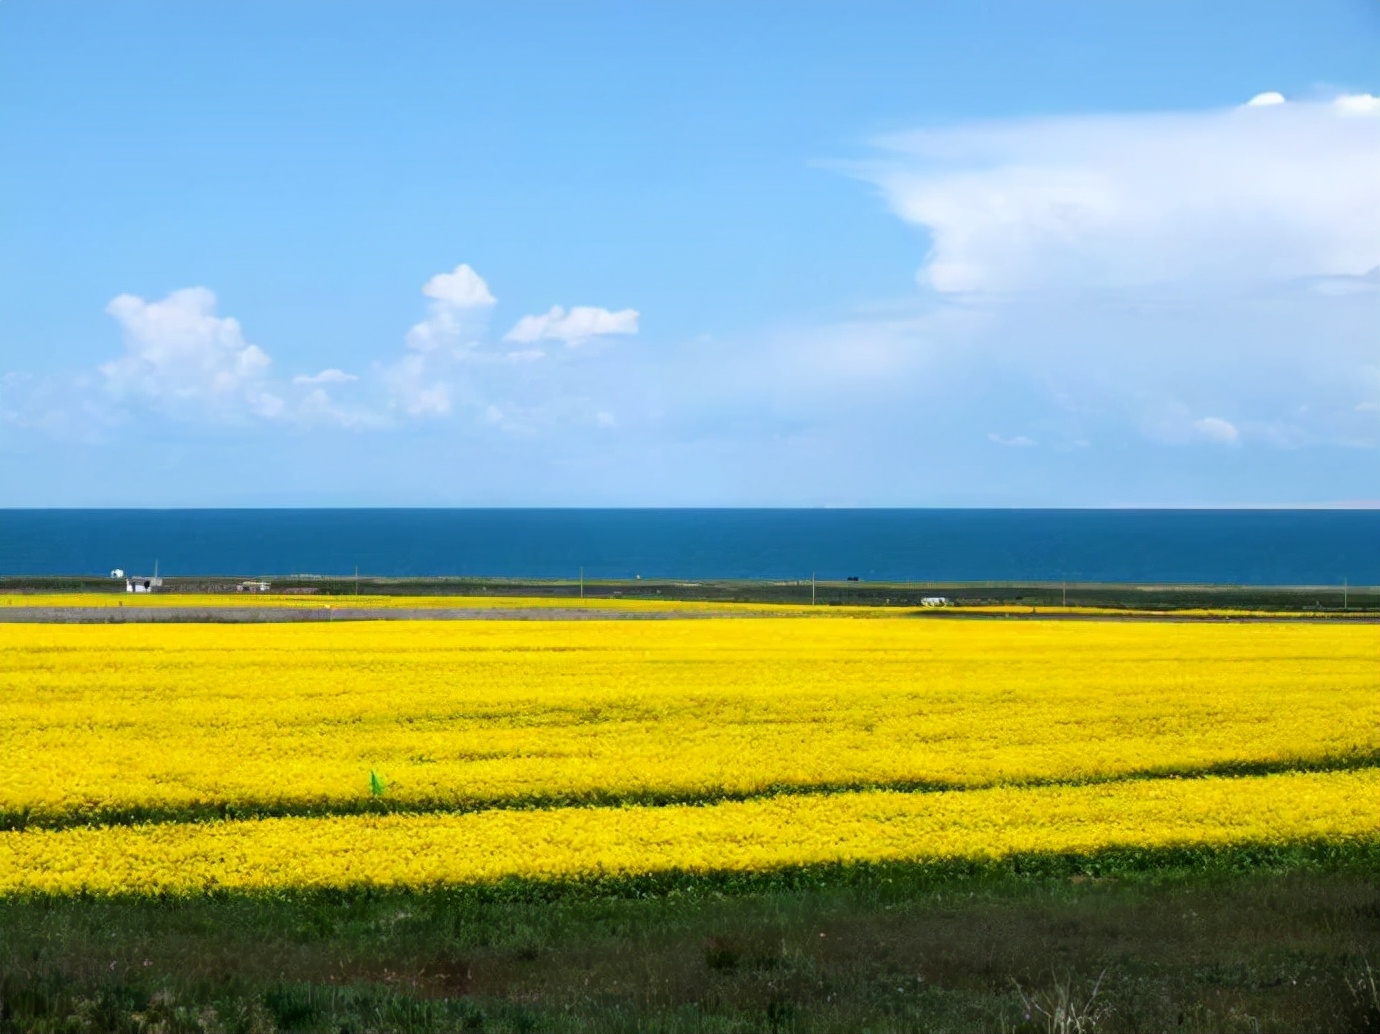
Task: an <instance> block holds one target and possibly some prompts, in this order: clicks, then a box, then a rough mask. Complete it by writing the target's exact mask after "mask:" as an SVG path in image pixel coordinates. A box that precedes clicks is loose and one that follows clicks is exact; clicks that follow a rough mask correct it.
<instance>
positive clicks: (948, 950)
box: [0, 843, 1380, 1031]
mask: <svg viewBox="0 0 1380 1034" xmlns="http://www.w3.org/2000/svg"><path fill="white" fill-rule="evenodd" d="M1378 862H1380V848H1377V847H1376V846H1375V845H1374V844H1369V845H1354V844H1353V845H1351V846H1331V845H1327V844H1323V843H1315V844H1304V845H1295V846H1292V847H1287V848H1254V849H1247V848H1237V849H1229V850H1216V851H1203V850H1194V851H1178V852H1106V853H1103V854H1101V855H1098V856H1095V857H1091V858H1076V857H1025V858H1014V859H1008V860H1006V861H1004V862H1002V863H1000V864H985V865H984V864H980V863H952V864H948V865H945V864H932V865H928V866H915V865H876V866H852V867H837V866H835V867H816V868H810V869H799V870H790V871H783V872H778V873H774V874H769V875H760V876H737V877H732V878H702V877H700V878H696V877H685V876H682V877H677V876H673V875H666V876H661V877H657V878H655V879H639V880H614V881H598V882H590V881H584V882H579V883H570V884H559V885H557V884H534V883H524V882H520V881H509V882H506V883H502V884H498V885H492V886H487V887H468V888H455V889H438V890H432V891H425V892H415V891H377V890H375V891H367V890H360V891H344V892H342V891H320V892H281V893H275V894H261V895H249V894H219V895H202V896H192V897H182V898H178V897H163V898H158V897H153V898H148V897H143V898H138V897H123V898H120V897H116V898H82V897H43V896H35V897H15V898H8V899H3V900H0V1017H3V1018H2V1019H0V1027H3V1029H4V1030H7V1031H9V1030H52V1031H65V1030H74V1031H75V1030H101V1031H105V1030H109V1031H125V1030H128V1031H136V1030H163V1031H182V1030H186V1031H210V1030H224V1031H234V1030H245V1031H253V1030H259V1031H268V1030H308V1031H318V1030H319V1031H341V1030H349V1031H392V1030H396V1031H428V1030H488V1031H546V1030H571V1031H603V1030H608V1031H622V1030H629V1031H631V1030H666V1031H747V1030H781V1031H788V1030H789V1031H838V1030H872V1031H910V1030H954V1031H961V1030H1003V1029H1005V1030H1041V1029H1046V1026H1047V1024H1046V1021H1045V1018H1044V1017H1043V1015H1042V1013H1041V1010H1042V1009H1047V1008H1052V1007H1053V1005H1054V1003H1055V1002H1056V1000H1057V998H1058V996H1059V995H1060V994H1061V993H1066V994H1068V995H1071V997H1072V1001H1073V1002H1074V1003H1075V1005H1076V1007H1077V1008H1078V1009H1080V1010H1082V1011H1083V1012H1084V1013H1085V1014H1086V1015H1087V1016H1089V1017H1092V1018H1093V1021H1094V1026H1093V1027H1091V1028H1089V1029H1096V1030H1101V1031H1137V1030H1170V1029H1173V1030H1202V1031H1227V1030H1243V1031H1245V1030H1290V1031H1292V1030H1301V1029H1308V1030H1337V1031H1360V1030H1374V1029H1376V1027H1377V1024H1380V1011H1377V1002H1376V1000H1375V998H1374V996H1373V994H1372V993H1371V992H1370V990H1369V985H1368V984H1367V975H1368V973H1376V972H1380V882H1378V881H1377V878H1376V873H1377V871H1378V867H1377V863H1378ZM1099 977H1100V978H1101V982H1100V984H1099V983H1098V980H1099ZM1094 987H1096V988H1097V993H1096V995H1095V996H1094V995H1093V989H1094Z"/></svg>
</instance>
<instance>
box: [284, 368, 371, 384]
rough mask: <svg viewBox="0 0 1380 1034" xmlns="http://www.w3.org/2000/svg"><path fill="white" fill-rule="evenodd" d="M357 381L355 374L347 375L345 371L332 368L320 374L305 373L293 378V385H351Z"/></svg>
mask: <svg viewBox="0 0 1380 1034" xmlns="http://www.w3.org/2000/svg"><path fill="white" fill-rule="evenodd" d="M357 380H359V378H358V377H356V376H355V375H354V374H352V373H346V372H345V371H344V370H337V369H335V368H334V367H331V368H330V369H328V370H322V371H321V372H320V373H314V374H310V375H308V374H305V373H302V374H298V375H297V376H296V377H294V378H292V383H293V384H301V385H321V384H349V383H350V382H351V381H357Z"/></svg>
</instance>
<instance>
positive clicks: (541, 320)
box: [503, 305, 638, 346]
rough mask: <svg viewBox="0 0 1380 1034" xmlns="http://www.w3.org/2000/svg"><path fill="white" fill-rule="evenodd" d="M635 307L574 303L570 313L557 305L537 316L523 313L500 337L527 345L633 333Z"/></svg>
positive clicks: (634, 328) (579, 342) (635, 318)
mask: <svg viewBox="0 0 1380 1034" xmlns="http://www.w3.org/2000/svg"><path fill="white" fill-rule="evenodd" d="M637 317H638V313H637V310H636V309H622V310H620V311H618V312H610V311H609V310H608V309H599V308H595V307H594V306H591V305H577V306H575V307H574V308H573V309H571V310H570V311H569V312H567V311H566V310H565V309H563V308H562V307H561V306H559V305H553V306H552V307H551V311H549V312H546V313H543V314H542V315H540V316H524V317H522V319H520V320H518V322H517V325H516V326H514V327H513V329H512V330H510V331H508V333H507V334H505V335H504V336H503V340H504V341H515V342H518V343H522V344H526V343H530V342H533V341H547V340H551V341H564V342H565V343H566V344H567V345H571V346H574V345H579V344H582V343H583V342H585V341H588V340H589V339H590V338H594V337H600V336H602V335H605V334H636V333H637Z"/></svg>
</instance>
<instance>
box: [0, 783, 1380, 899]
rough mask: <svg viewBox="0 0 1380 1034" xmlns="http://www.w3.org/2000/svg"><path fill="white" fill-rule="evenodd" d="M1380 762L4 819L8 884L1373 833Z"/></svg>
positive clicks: (953, 854) (369, 874) (1022, 850)
mask: <svg viewBox="0 0 1380 1034" xmlns="http://www.w3.org/2000/svg"><path fill="white" fill-rule="evenodd" d="M1377 800H1380V772H1377V771H1376V770H1374V769H1369V770H1365V771H1362V772H1325V773H1294V774H1288V775H1275V776H1263V777H1251V778H1238V779H1220V778H1206V779H1183V780H1138V781H1133V782H1125V783H1116V784H1104V785H1099V786H1073V787H1070V786H1051V787H1028V788H1011V789H992V790H974V791H967V792H949V793H932V794H913V793H911V794H907V793H891V792H885V791H880V792H879V791H869V792H861V793H844V794H833V795H816V796H807V797H773V798H768V799H765V800H754V801H744V802H734V803H726V804H718V805H715V806H712V807H689V806H684V805H680V806H672V807H661V808H648V807H636V808H559V809H553V810H548V811H488V812H478V813H472V814H465V815H454V814H450V815H388V816H359V815H357V816H347V817H339V816H337V817H330V818H285V819H265V820H257V821H246V822H216V823H202V824H163V825H146V826H133V827H129V826H124V827H118V826H117V827H106V828H94V829H93V828H78V829H68V830H58V831H29V832H24V833H0V894H5V893H15V892H34V891H38V892H50V893H51V892H58V893H71V892H75V891H83V890H84V891H89V892H93V893H111V892H128V891H136V892H158V891H171V892H186V891H197V890H202V889H206V888H213V887H214V888H224V889H255V890H259V889H275V888H288V887H353V886H366V885H373V886H413V887H425V886H432V885H436V884H442V883H452V884H453V883H474V882H480V881H490V880H496V879H500V878H503V877H513V876H516V877H528V878H538V879H552V878H572V877H589V876H624V875H639V874H645V873H657V872H664V871H667V870H679V871H683V872H691V873H713V872H729V873H732V872H745V871H762V870H771V869H775V868H780V867H783V866H792V865H802V864H810V863H820V862H825V863H828V862H845V861H851V862H859V861H868V862H880V861H897V860H919V861H924V860H940V859H953V858H960V859H996V858H1001V857H1003V856H1006V855H1010V854H1017V853H1019V854H1028V853H1036V852H1039V853H1044V852H1060V853H1076V854H1087V853H1091V852H1093V851H1098V850H1101V849H1104V848H1108V847H1118V846H1122V847H1125V846H1131V847H1150V848H1155V847H1173V846H1189V845H1193V846H1197V845H1207V846H1220V845H1224V844H1233V843H1242V842H1246V843H1260V842H1266V843H1268V842H1279V841H1287V840H1297V839H1303V838H1311V837H1332V838H1334V839H1337V840H1346V839H1354V838H1361V837H1373V836H1374V835H1375V831H1376V822H1377V808H1380V805H1377V803H1376V802H1377Z"/></svg>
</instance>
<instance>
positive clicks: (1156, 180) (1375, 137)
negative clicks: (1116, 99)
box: [860, 94, 1380, 293]
mask: <svg viewBox="0 0 1380 1034" xmlns="http://www.w3.org/2000/svg"><path fill="white" fill-rule="evenodd" d="M881 144H882V146H883V147H884V148H885V149H886V150H887V151H888V152H889V153H890V157H889V158H888V159H886V160H884V161H883V162H881V163H879V164H876V165H873V166H871V167H869V168H867V169H864V170H862V171H861V173H860V174H861V175H863V176H864V177H865V178H868V179H870V180H872V181H873V182H875V183H877V184H878V185H879V186H880V187H881V189H882V190H883V192H884V194H885V196H886V198H887V199H888V201H889V202H890V204H891V205H892V207H893V208H894V210H895V211H896V212H897V214H899V215H900V216H901V217H902V218H903V219H905V220H906V221H908V222H911V223H914V224H916V225H918V226H922V227H924V228H925V229H927V230H928V231H929V233H930V235H931V239H932V245H931V251H930V255H929V258H928V261H927V262H926V264H925V266H924V267H923V268H922V269H921V270H920V274H919V278H920V280H921V282H922V283H923V284H926V285H928V286H930V287H933V288H935V289H936V290H938V291H941V292H951V293H952V292H1006V291H1021V290H1039V289H1046V288H1052V287H1058V288H1089V287H1094V288H1103V287H1125V286H1132V285H1148V284H1164V283H1175V282H1179V283H1194V284H1198V285H1200V286H1208V285H1216V284H1224V283H1247V282H1253V281H1261V280H1276V279H1282V278H1293V277H1302V276H1335V275H1343V276H1345V275H1358V274H1362V273H1365V272H1366V271H1367V270H1369V269H1372V268H1374V267H1375V266H1377V265H1380V176H1377V175H1375V170H1376V169H1377V168H1380V103H1377V101H1376V99H1375V98H1372V97H1368V96H1365V95H1361V96H1348V97H1342V98H1338V99H1337V100H1335V101H1333V102H1305V103H1280V102H1278V101H1275V100H1274V99H1273V96H1272V95H1270V94H1261V95H1259V96H1257V97H1256V98H1255V99H1254V100H1253V101H1252V102H1250V103H1248V104H1245V105H1242V106H1239V107H1236V108H1231V109H1227V110H1213V111H1202V112H1185V113H1175V114H1127V115H1086V116H1081V115H1080V116H1063V117H1055V118H1039V119H1024V120H1019V121H1009V122H991V123H977V124H968V125H960V126H958V127H954V128H947V129H937V130H924V131H920V132H913V133H905V134H899V135H895V136H892V137H889V138H887V139H885V140H883V141H881Z"/></svg>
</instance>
